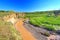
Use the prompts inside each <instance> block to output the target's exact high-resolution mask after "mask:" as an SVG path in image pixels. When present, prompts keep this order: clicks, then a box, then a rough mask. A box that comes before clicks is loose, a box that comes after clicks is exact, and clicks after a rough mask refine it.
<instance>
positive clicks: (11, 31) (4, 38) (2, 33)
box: [0, 12, 22, 40]
mask: <svg viewBox="0 0 60 40" xmlns="http://www.w3.org/2000/svg"><path fill="white" fill-rule="evenodd" d="M9 14H10V13H9V12H0V40H22V38H21V36H20V33H19V32H18V31H17V30H16V29H15V28H14V26H13V25H12V24H11V23H7V22H5V21H3V17H4V16H6V15H9Z"/></svg>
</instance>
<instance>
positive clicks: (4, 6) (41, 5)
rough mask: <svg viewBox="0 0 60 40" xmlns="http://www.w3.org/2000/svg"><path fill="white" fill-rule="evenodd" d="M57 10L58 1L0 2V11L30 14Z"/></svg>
mask: <svg viewBox="0 0 60 40" xmlns="http://www.w3.org/2000/svg"><path fill="white" fill-rule="evenodd" d="M57 9H60V0H0V10H14V11H18V12H32V11H46V10H57Z"/></svg>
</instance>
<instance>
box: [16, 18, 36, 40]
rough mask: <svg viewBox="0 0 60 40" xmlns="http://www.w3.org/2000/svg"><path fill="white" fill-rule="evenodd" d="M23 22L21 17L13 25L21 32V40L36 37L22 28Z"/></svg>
mask: <svg viewBox="0 0 60 40" xmlns="http://www.w3.org/2000/svg"><path fill="white" fill-rule="evenodd" d="M23 23H24V22H23V19H22V18H21V19H20V20H19V21H18V22H16V24H15V27H16V29H17V30H18V31H19V32H20V33H21V36H22V38H23V40H36V38H35V37H34V36H33V35H32V34H31V33H30V32H29V31H28V30H27V29H26V28H24V25H23Z"/></svg>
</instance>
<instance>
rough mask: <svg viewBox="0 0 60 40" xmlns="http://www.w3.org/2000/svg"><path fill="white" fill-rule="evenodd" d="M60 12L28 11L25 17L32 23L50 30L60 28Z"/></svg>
mask: <svg viewBox="0 0 60 40" xmlns="http://www.w3.org/2000/svg"><path fill="white" fill-rule="evenodd" d="M59 13H60V12H59V11H45V12H44V11H43V12H31V13H26V16H25V18H29V19H30V23H31V24H33V25H35V26H38V27H42V28H45V29H48V30H54V31H56V30H60V16H59V15H60V14H59Z"/></svg>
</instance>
